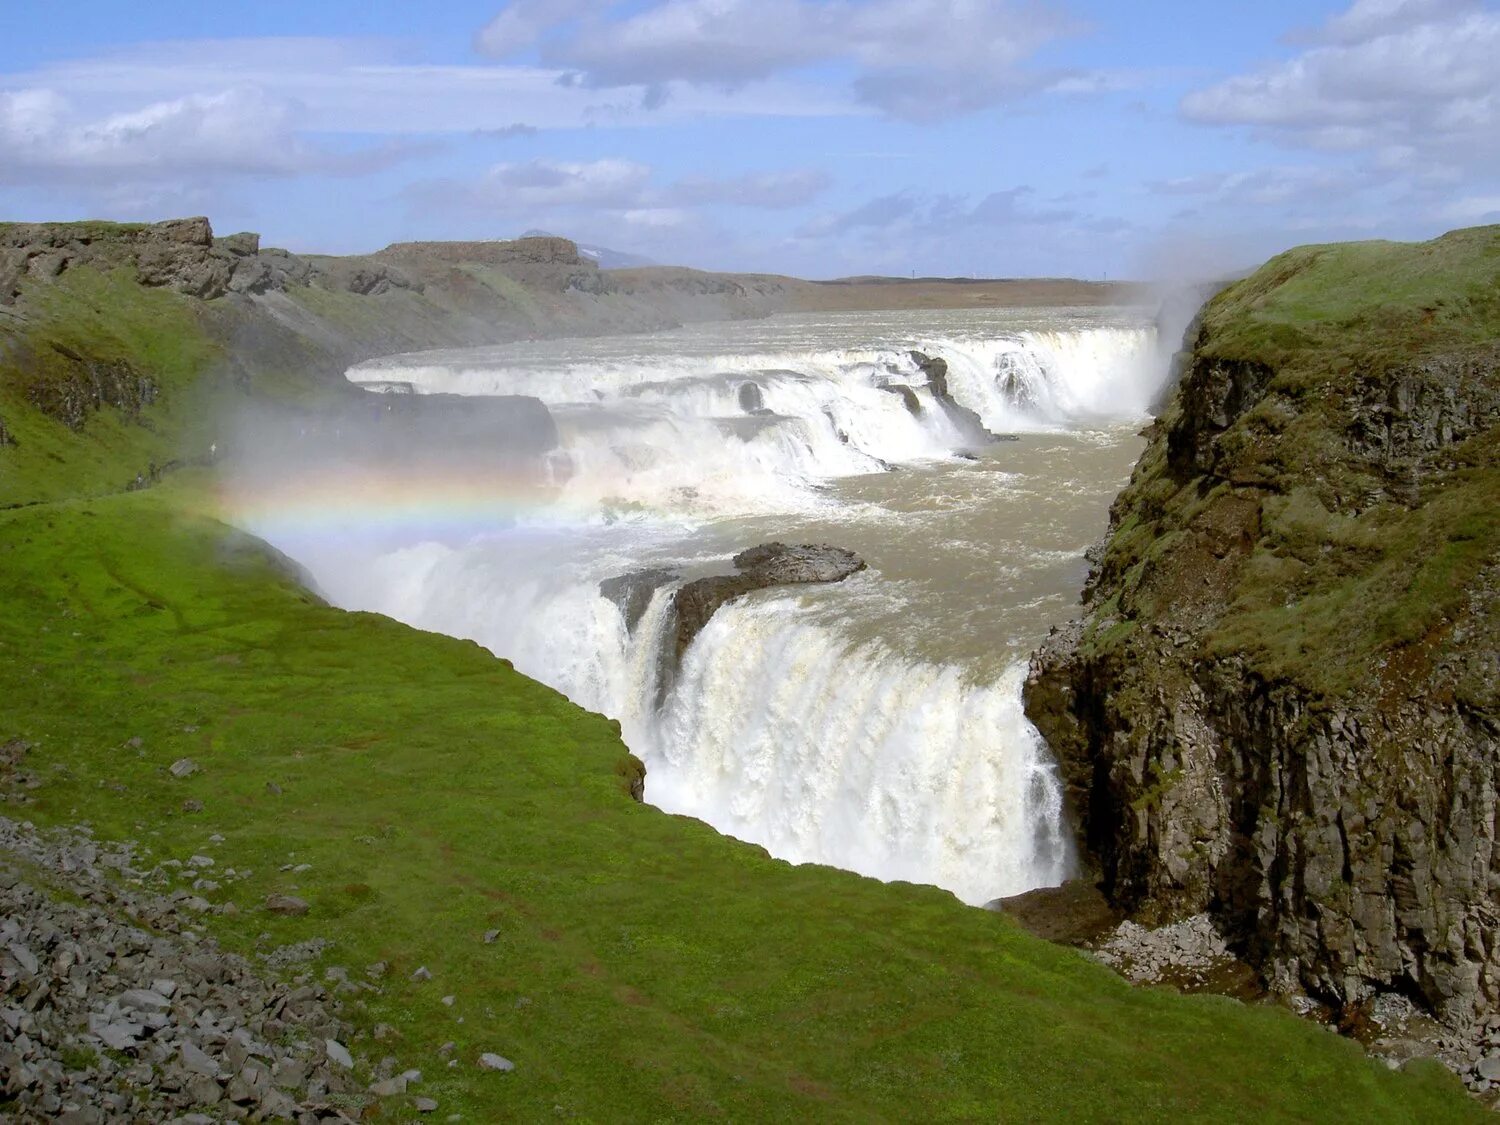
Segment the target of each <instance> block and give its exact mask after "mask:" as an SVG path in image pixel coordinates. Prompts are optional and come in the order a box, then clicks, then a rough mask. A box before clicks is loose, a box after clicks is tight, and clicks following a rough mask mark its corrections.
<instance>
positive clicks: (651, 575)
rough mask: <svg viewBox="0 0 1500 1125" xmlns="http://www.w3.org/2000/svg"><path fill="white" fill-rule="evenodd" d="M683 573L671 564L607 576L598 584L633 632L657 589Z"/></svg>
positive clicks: (600, 591)
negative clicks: (669, 565)
mask: <svg viewBox="0 0 1500 1125" xmlns="http://www.w3.org/2000/svg"><path fill="white" fill-rule="evenodd" d="M681 577H682V576H681V575H680V574H678V573H677V571H675V570H671V569H669V568H668V567H661V566H658V567H649V568H647V569H645V570H634V571H631V572H630V573H629V574H620V575H616V576H615V577H614V578H606V579H605V580H604V581H603V582H601V583H599V593H600V594H602V595H603V596H604V597H606V598H608V599H609V600H610V601H612V602H614V603H615V605H617V606H619V607H620V616H621V617H623V618H624V619H625V628H626V629H627V630H628V631H629V632H632V633H634V632H635V627H636V626H637V625H639V624H640V623H641V618H642V617H644V616H645V615H646V610H647V609H649V608H650V607H651V599H652V598H653V597H655V596H656V591H657V590H659V589H661V588H662V587H663V586H665V585H667V584H668V583H671V582H676V581H677V580H678V579H679V578H681Z"/></svg>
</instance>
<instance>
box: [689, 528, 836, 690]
mask: <svg viewBox="0 0 1500 1125" xmlns="http://www.w3.org/2000/svg"><path fill="white" fill-rule="evenodd" d="M734 566H735V570H736V573H734V574H720V575H711V576H709V577H707V578H698V579H694V580H693V581H691V582H687V583H684V584H683V585H682V586H679V587H678V588H677V590H676V591H675V592H674V594H673V596H672V614H673V627H674V633H675V641H676V643H675V648H674V657H675V664H674V668H675V667H678V666H680V665H681V663H682V655H683V653H685V652H686V651H687V648H688V646H689V645H690V644H692V642H693V638H694V637H696V636H697V635H698V634H699V633H700V632H701V631H702V630H703V626H705V625H707V624H708V621H709V618H711V617H712V616H713V615H714V613H715V612H716V611H717V610H718V609H719V607H720V606H722V605H724V604H725V603H726V602H730V601H733V600H734V599H735V598H739V597H743V596H744V595H745V594H748V593H751V592H752V591H755V590H763V589H766V588H767V587H770V586H782V585H796V584H802V583H826V582H842V581H843V580H844V579H845V578H848V577H849V576H850V575H851V574H857V573H858V572H859V571H861V570H864V569H865V561H864V560H863V559H862V558H860V557H859V556H858V555H856V554H855V553H854V552H853V551H846V550H844V549H843V548H841V547H829V546H826V545H814V544H806V543H805V544H800V545H796V546H791V545H788V544H786V543H765V544H762V545H761V546H758V547H751V548H749V549H748V550H745V551H741V552H740V553H739V554H737V555H735V556H734Z"/></svg>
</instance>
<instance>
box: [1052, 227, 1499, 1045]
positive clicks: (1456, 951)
mask: <svg viewBox="0 0 1500 1125" xmlns="http://www.w3.org/2000/svg"><path fill="white" fill-rule="evenodd" d="M1181 358H1182V361H1183V367H1182V370H1183V375H1182V379H1181V382H1180V385H1179V386H1178V388H1177V391H1176V394H1175V396H1174V398H1173V399H1172V401H1171V402H1170V403H1169V404H1168V406H1167V409H1166V410H1165V412H1164V413H1163V415H1162V417H1161V418H1160V419H1159V420H1158V421H1157V422H1156V423H1155V424H1154V425H1153V427H1152V428H1151V430H1150V431H1149V434H1148V436H1149V437H1150V445H1149V447H1148V449H1147V451H1146V453H1145V455H1144V456H1143V458H1142V460H1141V462H1140V464H1139V465H1138V466H1137V469H1136V472H1135V474H1134V477H1133V479H1132V481H1131V484H1130V486H1129V488H1128V489H1127V490H1126V491H1125V492H1124V493H1123V494H1122V495H1121V497H1120V498H1119V500H1118V501H1117V502H1116V505H1115V508H1114V510H1113V513H1112V520H1111V530H1110V534H1109V536H1108V538H1107V540H1106V541H1105V543H1103V544H1102V545H1101V547H1100V548H1099V549H1097V550H1096V551H1095V552H1094V553H1093V556H1094V568H1093V571H1092V573H1091V575H1090V579H1089V584H1088V587H1087V589H1086V591H1085V599H1084V615H1083V617H1082V618H1081V619H1080V620H1079V621H1077V622H1075V623H1073V624H1072V625H1070V626H1068V627H1067V628H1065V629H1063V630H1060V631H1057V632H1056V633H1055V634H1054V635H1053V636H1052V637H1051V638H1049V640H1048V642H1047V644H1046V645H1045V647H1044V648H1043V649H1042V650H1041V651H1040V652H1039V653H1038V654H1037V655H1036V657H1035V658H1034V659H1033V663H1032V668H1031V673H1030V677H1029V679H1028V682H1027V685H1026V703H1027V711H1028V714H1029V715H1030V716H1031V718H1032V720H1033V721H1034V722H1035V723H1036V725H1037V726H1038V728H1039V729H1040V730H1041V732H1042V733H1043V735H1044V736H1045V737H1046V738H1047V740H1048V742H1049V743H1050V744H1051V746H1052V747H1053V749H1054V751H1055V752H1056V753H1057V755H1058V758H1059V760H1060V762H1061V765H1062V769H1063V771H1064V774H1065V776H1066V779H1067V783H1068V787H1069V792H1070V796H1071V801H1072V807H1073V810H1074V814H1075V816H1076V819H1077V822H1078V827H1079V830H1080V833H1081V835H1082V838H1083V841H1084V843H1085V845H1086V848H1087V851H1088V853H1089V854H1090V855H1091V856H1092V857H1093V859H1094V861H1095V863H1096V864H1097V868H1098V873H1099V875H1100V877H1101V880H1102V884H1103V886H1104V889H1105V891H1106V893H1107V894H1108V895H1109V897H1110V898H1111V900H1112V901H1113V902H1114V903H1115V904H1117V905H1118V906H1120V907H1122V908H1124V909H1125V910H1126V911H1128V912H1129V913H1130V914H1132V915H1133V916H1135V917H1137V918H1139V919H1140V920H1142V921H1146V922H1148V923H1152V924H1158V923H1163V922H1168V921H1172V920H1176V919H1181V918H1185V917H1188V916H1191V915H1194V914H1197V913H1200V912H1204V911H1207V912H1208V913H1210V914H1211V915H1212V916H1213V917H1214V918H1215V920H1216V921H1217V922H1218V924H1219V925H1220V926H1221V928H1223V930H1224V931H1225V932H1226V933H1227V934H1228V935H1230V937H1231V939H1232V941H1233V942H1234V943H1235V944H1236V945H1237V947H1238V950H1239V952H1240V953H1241V954H1242V955H1243V956H1244V957H1245V958H1246V959H1247V960H1248V961H1250V963H1251V964H1253V965H1254V966H1256V967H1257V968H1258V969H1259V970H1260V971H1261V972H1262V974H1263V975H1264V976H1265V977H1266V978H1267V981H1268V982H1269V983H1271V984H1272V985H1273V986H1276V987H1281V988H1286V989H1296V988H1303V989H1306V990H1307V991H1309V992H1310V993H1312V994H1314V995H1316V996H1318V997H1320V998H1321V999H1324V1000H1326V1001H1329V1002H1331V1003H1334V1004H1336V1005H1340V1006H1343V1007H1345V1008H1346V1009H1347V1008H1348V1007H1349V1006H1351V1005H1359V1004H1361V1003H1362V1002H1365V1001H1367V1000H1369V999H1370V998H1371V997H1372V996H1373V995H1374V994H1376V993H1377V992H1380V991H1396V992H1400V993H1403V994H1405V995H1407V996H1408V997H1411V998H1414V999H1417V1000H1419V1001H1420V1002H1422V1003H1423V1004H1424V1005H1425V1006H1426V1007H1428V1008H1429V1009H1431V1010H1433V1011H1435V1012H1437V1013H1438V1014H1440V1015H1442V1016H1444V1017H1446V1018H1447V1019H1449V1020H1450V1021H1453V1022H1456V1023H1462V1022H1465V1021H1467V1020H1468V1019H1470V1018H1472V1017H1473V1016H1474V1015H1475V1014H1476V1013H1477V1012H1479V1011H1481V1010H1484V1009H1487V1008H1489V1007H1491V1006H1493V1005H1494V1004H1495V1002H1496V1000H1497V999H1500V848H1497V831H1500V826H1497V823H1496V819H1497V816H1496V814H1497V795H1500V228H1493V227H1492V228H1483V229H1480V230H1474V231H1464V232H1457V233H1456V234H1454V235H1450V236H1446V237H1445V238H1444V239H1439V240H1437V241H1435V242H1433V243H1428V244H1424V245H1421V246H1399V245H1393V244H1380V243H1367V244H1358V245H1355V246H1348V247H1337V248H1333V247H1313V248H1307V249H1305V250H1302V251H1294V252H1291V253H1289V254H1287V255H1283V256H1282V257H1281V258H1278V259H1275V260H1274V261H1272V262H1271V263H1269V264H1268V265H1267V266H1266V267H1265V268H1264V269H1262V270H1261V271H1260V272H1259V273H1257V274H1255V275H1253V276H1251V277H1250V278H1247V279H1245V280H1244V281H1241V282H1238V283H1236V284H1235V285H1233V286H1231V287H1230V288H1229V289H1227V290H1225V291H1224V292H1223V293H1222V294H1220V295H1219V296H1218V297H1217V298H1215V299H1214V300H1213V301H1212V302H1210V304H1209V305H1208V306H1207V307H1206V309H1205V310H1204V313H1203V316H1202V317H1201V318H1200V321H1199V323H1198V325H1197V326H1196V327H1195V329H1194V330H1193V331H1192V333H1191V336H1190V339H1189V341H1188V346H1187V354H1186V355H1185V356H1183V357H1181Z"/></svg>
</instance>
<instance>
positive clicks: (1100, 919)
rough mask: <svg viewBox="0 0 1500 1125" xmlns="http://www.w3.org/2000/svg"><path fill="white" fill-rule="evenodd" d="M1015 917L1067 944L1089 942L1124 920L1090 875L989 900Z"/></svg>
mask: <svg viewBox="0 0 1500 1125" xmlns="http://www.w3.org/2000/svg"><path fill="white" fill-rule="evenodd" d="M985 909H986V910H994V911H996V912H998V913H1000V914H1004V915H1006V916H1007V917H1009V918H1012V919H1014V921H1015V923H1016V924H1017V925H1018V926H1020V927H1021V928H1022V929H1024V930H1026V931H1027V932H1028V933H1031V934H1034V935H1036V936H1037V937H1039V938H1043V939H1045V940H1047V941H1056V942H1061V943H1062V944H1064V945H1087V944H1089V943H1090V942H1094V941H1097V940H1098V939H1100V938H1102V937H1104V935H1106V934H1108V933H1109V932H1110V931H1111V930H1112V929H1114V928H1115V926H1117V925H1118V924H1119V922H1120V913H1119V911H1118V910H1116V909H1115V908H1114V907H1113V906H1111V905H1110V902H1109V900H1108V899H1107V898H1105V897H1104V894H1103V892H1102V891H1100V890H1099V888H1098V887H1097V886H1095V885H1094V883H1092V882H1091V881H1089V880H1088V879H1069V880H1068V881H1067V882H1066V883H1064V884H1062V885H1061V886H1059V887H1037V888H1036V889H1035V890H1030V891H1026V892H1025V893H1024V894H1019V895H1011V896H1010V897H1009V898H997V899H995V900H994V901H993V902H988V903H985Z"/></svg>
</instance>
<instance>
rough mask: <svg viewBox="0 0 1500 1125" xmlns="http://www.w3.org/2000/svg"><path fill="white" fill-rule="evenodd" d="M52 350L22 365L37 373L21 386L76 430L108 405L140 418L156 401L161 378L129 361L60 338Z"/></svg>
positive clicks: (40, 406) (44, 410) (33, 400)
mask: <svg viewBox="0 0 1500 1125" xmlns="http://www.w3.org/2000/svg"><path fill="white" fill-rule="evenodd" d="M47 351H48V353H49V354H47V355H45V356H43V357H40V359H39V360H37V359H36V357H30V358H31V359H33V360H34V362H31V363H29V364H28V363H25V362H24V360H23V362H22V363H20V364H18V366H21V367H23V369H28V370H31V371H32V372H34V377H33V378H32V379H30V380H29V381H28V382H27V383H26V384H25V385H24V386H23V387H22V388H21V389H22V392H23V393H24V394H25V396H26V400H27V401H28V402H29V403H30V404H31V405H32V406H34V407H36V409H38V410H39V411H41V412H42V413H43V414H45V415H47V416H48V417H49V418H55V419H56V420H57V421H59V422H61V423H63V425H65V426H67V427H68V428H69V429H71V430H79V429H82V428H83V424H84V423H85V422H86V421H88V418H89V415H91V414H92V413H93V412H95V411H96V410H99V409H101V408H103V407H105V406H112V407H115V408H116V409H118V410H120V411H121V412H122V413H123V414H124V415H125V416H126V417H127V418H130V419H134V418H136V417H137V416H139V414H140V412H141V409H142V408H143V407H146V406H149V405H150V404H151V403H152V402H154V401H156V395H157V385H156V381H155V380H154V379H153V378H152V377H151V376H150V375H145V374H142V373H141V372H139V371H137V370H135V368H134V367H132V366H131V365H130V364H129V363H127V362H125V361H123V360H105V359H96V358H92V357H89V356H85V355H82V354H80V353H79V352H76V351H74V350H73V349H72V348H70V347H68V346H67V345H65V344H62V343H59V342H57V341H52V342H51V343H50V345H49V347H48V348H47ZM0 444H5V443H4V442H0Z"/></svg>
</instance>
